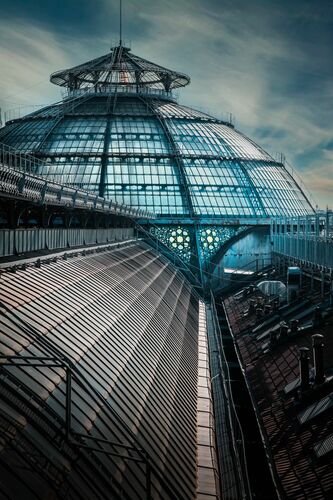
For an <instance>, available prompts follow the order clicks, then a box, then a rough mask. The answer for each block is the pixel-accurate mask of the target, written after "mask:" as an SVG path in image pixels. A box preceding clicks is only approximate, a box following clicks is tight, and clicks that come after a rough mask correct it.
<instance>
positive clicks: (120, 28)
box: [119, 0, 123, 47]
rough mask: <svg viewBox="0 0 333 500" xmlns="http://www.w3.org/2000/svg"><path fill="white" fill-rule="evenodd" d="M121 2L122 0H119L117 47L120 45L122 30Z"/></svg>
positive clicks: (121, 42)
mask: <svg viewBox="0 0 333 500" xmlns="http://www.w3.org/2000/svg"><path fill="white" fill-rule="evenodd" d="M122 4H123V2H122V0H119V47H121V46H122V44H123V41H122V30H123V26H122V24H123V19H122V18H123V12H122V6H123V5H122Z"/></svg>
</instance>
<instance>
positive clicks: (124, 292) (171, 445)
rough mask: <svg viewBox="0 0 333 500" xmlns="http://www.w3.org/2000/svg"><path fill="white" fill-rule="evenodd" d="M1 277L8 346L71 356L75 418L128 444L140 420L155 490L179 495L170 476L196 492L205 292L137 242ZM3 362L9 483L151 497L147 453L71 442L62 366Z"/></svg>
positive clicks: (33, 489) (40, 493) (39, 490)
mask: <svg viewBox="0 0 333 500" xmlns="http://www.w3.org/2000/svg"><path fill="white" fill-rule="evenodd" d="M2 283H3V286H2V288H1V290H0V301H1V303H3V304H6V305H7V307H8V310H7V312H6V314H4V315H2V316H1V317H0V329H1V332H2V336H1V338H0V346H1V352H2V353H4V354H6V355H13V354H17V355H19V356H20V357H21V359H22V357H23V356H34V357H36V356H38V355H39V356H50V354H52V355H53V356H54V355H57V356H58V357H59V356H61V357H62V359H68V360H70V361H71V363H73V371H74V373H75V377H74V379H73V385H72V391H73V392H72V429H73V430H74V431H75V432H80V433H82V434H84V435H89V436H92V437H95V438H103V439H107V440H111V441H114V442H118V443H127V444H128V443H133V438H132V437H131V432H133V433H134V435H135V436H136V437H137V439H138V441H139V443H140V446H141V447H142V448H143V449H144V450H145V451H147V452H148V453H149V455H150V457H151V461H152V466H153V471H154V473H153V477H152V487H153V498H163V499H167V498H170V497H172V495H171V494H170V493H168V492H167V486H166V485H168V486H169V488H172V489H173V491H174V494H173V497H174V498H177V499H182V498H183V499H188V498H194V497H195V490H196V409H197V374H198V346H197V335H198V301H197V298H196V297H195V296H194V295H193V293H192V291H191V288H190V287H189V285H188V284H187V283H186V282H185V281H184V278H183V277H182V276H181V275H180V274H179V273H178V272H177V271H176V270H174V269H173V268H171V267H170V265H169V264H167V263H166V262H164V261H162V260H160V259H159V257H158V256H157V255H156V254H155V253H154V252H153V251H152V250H151V249H148V248H146V247H145V246H141V245H140V244H139V243H138V244H132V245H131V246H127V247H122V248H119V249H117V250H113V251H112V252H110V251H108V252H104V253H99V254H94V255H89V256H85V257H82V256H81V257H74V258H72V259H70V260H67V261H64V260H63V261H58V262H57V263H51V264H49V265H43V266H42V267H41V268H40V269H37V268H28V269H27V270H26V271H19V272H17V273H16V274H12V273H4V274H3V275H2ZM3 373H4V374H3V375H2V376H1V382H2V384H1V387H0V391H1V398H0V401H1V403H0V410H1V411H0V415H1V419H0V423H1V426H2V430H3V431H4V429H5V428H7V427H8V426H10V429H11V430H8V429H7V431H6V436H8V444H6V443H5V444H4V445H3V449H2V453H1V455H0V470H1V472H4V470H8V474H7V475H6V474H5V475H4V476H3V477H4V479H2V482H1V488H2V489H4V488H5V492H6V494H7V495H9V496H10V497H15V498H41V497H45V496H47V495H51V494H52V493H53V495H57V498H89V499H94V498H118V497H119V498H120V497H122V498H127V499H134V498H138V499H139V498H146V483H145V481H146V476H145V466H144V465H142V464H140V463H136V462H131V461H129V460H123V459H121V458H117V457H115V456H109V455H106V454H101V453H99V452H96V451H86V450H85V449H83V448H79V447H78V446H77V445H74V444H71V442H69V443H66V440H65V437H64V414H65V392H66V391H65V371H64V368H63V367H58V368H56V367H53V368H52V367H45V366H44V367H41V368H32V367H28V368H23V367H21V368H18V367H13V366H11V367H8V368H5V371H4V372H3ZM3 403H5V405H6V408H7V407H8V406H9V407H10V409H11V410H13V412H14V413H15V412H17V413H18V414H19V421H18V420H17V418H16V417H15V418H14V417H13V416H8V409H6V408H5V407H4V405H3ZM115 412H116V414H117V415H118V417H117V416H116V414H115ZM14 413H13V414H14ZM24 418H25V419H26V421H27V423H26V424H25V423H24V422H25V421H24V420H23V419H24ZM22 422H23V424H22ZM6 426H7V427H6ZM4 432H5V431H4ZM107 446H108V447H109V448H108V449H110V445H106V444H105V445H104V444H103V445H102V444H100V443H99V444H96V446H95V447H97V448H99V449H100V448H103V447H107ZM111 448H112V447H111ZM113 449H116V450H118V452H120V451H121V448H119V447H118V448H117V446H116V447H113ZM130 453H131V454H133V452H130ZM158 471H159V472H158ZM159 473H161V474H162V475H163V477H164V480H163V481H160V480H159V479H158V474H159ZM14 475H15V476H16V480H15V482H14V483H15V484H14V483H13V481H12V479H13V476H14ZM18 492H19V495H21V496H18ZM15 495H16V496H15ZM34 495H35V496H34Z"/></svg>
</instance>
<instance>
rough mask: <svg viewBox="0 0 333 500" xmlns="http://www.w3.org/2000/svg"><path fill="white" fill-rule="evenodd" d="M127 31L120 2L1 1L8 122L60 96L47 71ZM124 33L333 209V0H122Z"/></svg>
mask: <svg viewBox="0 0 333 500" xmlns="http://www.w3.org/2000/svg"><path fill="white" fill-rule="evenodd" d="M118 38H119V1H118V0H94V1H91V0H80V1H79V0H52V1H50V0H43V1H42V0H1V2H0V47H1V50H0V68H1V69H0V107H1V109H2V119H3V120H4V117H5V112H6V117H7V119H9V118H12V117H14V116H17V115H18V113H21V114H26V113H28V112H30V111H31V110H32V109H33V108H32V106H37V105H42V104H48V103H51V102H54V101H58V100H59V99H61V94H60V90H61V88H60V87H57V86H55V85H52V84H51V83H50V82H49V75H50V74H51V73H52V72H54V71H57V70H59V69H64V68H67V67H71V66H74V65H77V64H80V63H83V62H85V61H88V60H90V59H93V58H95V57H98V56H100V55H103V54H106V53H107V52H108V50H109V48H110V46H111V45H115V44H116V43H117V41H118ZM123 38H124V40H125V41H126V42H127V44H129V45H130V46H131V49H132V52H133V53H134V54H137V55H139V56H141V57H143V58H145V59H148V60H151V61H153V62H156V63H158V64H160V65H162V66H166V67H168V68H170V69H174V70H178V71H181V72H183V73H186V74H188V75H189V76H190V77H191V85H189V86H187V87H186V88H184V89H180V92H179V94H180V95H179V99H180V102H181V103H183V104H186V105H189V106H191V107H193V108H196V109H203V110H205V111H208V112H210V113H211V114H213V115H214V116H217V117H221V116H222V117H223V116H225V115H226V114H227V113H232V114H233V117H234V119H235V125H236V128H237V129H239V130H241V131H242V132H243V133H245V134H246V135H247V136H249V137H250V138H251V139H252V140H254V141H255V142H256V143H258V144H259V145H260V146H261V147H263V148H264V149H265V150H266V151H268V152H269V153H270V154H272V155H273V156H275V155H276V154H279V153H283V154H284V155H285V157H286V162H287V164H288V165H289V166H290V167H288V168H292V169H294V171H295V172H297V175H298V176H299V182H302V183H304V184H305V186H306V188H307V189H308V191H310V193H311V195H312V199H313V200H314V203H315V204H318V206H319V208H322V209H325V208H326V207H327V206H329V208H333V106H332V101H333V57H332V48H333V1H332V0H123ZM18 108H19V110H18ZM13 110H15V111H13ZM295 175H296V174H295Z"/></svg>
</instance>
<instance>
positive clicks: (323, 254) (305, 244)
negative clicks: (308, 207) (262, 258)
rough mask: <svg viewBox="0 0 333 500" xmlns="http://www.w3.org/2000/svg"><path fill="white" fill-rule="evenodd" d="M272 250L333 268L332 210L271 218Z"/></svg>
mask: <svg viewBox="0 0 333 500" xmlns="http://www.w3.org/2000/svg"><path fill="white" fill-rule="evenodd" d="M271 240H272V243H273V252H277V253H280V254H282V255H285V256H287V257H292V258H295V259H298V260H301V261H304V262H306V263H308V264H309V265H319V266H324V267H328V268H330V269H333V211H332V210H327V211H326V212H324V211H323V212H317V213H315V214H313V215H311V214H310V215H306V216H300V217H279V218H275V219H273V220H272V221H271Z"/></svg>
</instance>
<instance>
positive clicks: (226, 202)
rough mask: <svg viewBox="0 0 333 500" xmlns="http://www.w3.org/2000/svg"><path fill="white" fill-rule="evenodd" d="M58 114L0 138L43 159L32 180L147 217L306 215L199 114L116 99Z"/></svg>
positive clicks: (13, 127)
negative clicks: (90, 194) (83, 192)
mask: <svg viewBox="0 0 333 500" xmlns="http://www.w3.org/2000/svg"><path fill="white" fill-rule="evenodd" d="M62 106H63V108H62V114H61V109H60V108H61V107H59V106H56V107H55V106H49V107H48V108H45V109H42V110H40V111H38V112H35V113H33V115H30V116H27V117H26V118H23V119H20V120H17V121H16V122H14V123H12V124H9V125H8V126H7V127H5V128H3V129H2V130H1V131H0V134H1V135H2V139H1V140H2V141H3V142H5V143H6V144H8V145H11V146H13V147H15V148H16V149H18V150H20V151H24V152H32V153H35V154H38V156H39V157H41V158H42V159H45V160H46V161H47V165H46V166H45V167H42V168H41V170H40V171H39V172H38V173H39V174H42V175H46V176H47V177H49V178H51V179H54V180H56V181H57V182H63V183H67V184H71V185H74V186H76V187H80V188H84V189H90V190H92V191H94V192H96V193H97V192H99V190H101V191H100V192H101V194H102V195H104V196H106V197H107V198H109V199H113V200H115V201H118V202H120V203H125V204H128V205H133V206H138V207H140V208H146V209H148V210H152V211H154V212H155V213H156V214H157V215H158V214H162V215H188V214H190V213H191V212H190V211H191V210H192V208H193V211H194V214H198V215H202V216H205V215H207V216H215V215H217V216H224V217H228V216H230V217H267V216H271V215H288V214H293V215H298V214H299V215H300V214H305V213H307V212H309V211H311V207H310V205H309V204H308V202H307V200H306V198H305V196H304V194H303V192H302V191H301V189H300V188H299V187H298V185H297V184H296V183H295V181H294V179H293V178H292V177H291V175H290V174H289V173H288V172H287V170H286V169H285V168H284V166H283V165H282V164H280V163H278V162H276V161H275V160H274V159H273V158H272V157H270V156H269V155H268V154H267V153H266V152H265V151H263V150H262V149H261V148H260V147H258V146H257V145H255V144H254V143H253V142H252V141H251V140H249V139H248V138H246V137H245V136H244V135H243V134H241V133H240V132H238V131H236V130H235V129H234V128H233V126H232V125H230V124H227V123H224V122H222V121H219V120H216V119H214V118H212V117H210V116H208V115H207V114H205V113H202V112H199V111H195V110H192V109H191V108H188V107H186V106H181V105H178V104H176V103H175V102H168V101H165V100H164V101H162V100H160V101H159V100H154V99H151V98H147V97H146V98H141V97H139V96H137V97H128V96H121V95H119V96H118V97H117V98H116V99H115V98H114V97H106V96H103V95H102V96H100V97H98V96H96V95H95V96H92V97H88V98H87V97H85V98H83V99H81V100H80V99H78V100H77V102H76V101H75V102H74V103H72V104H71V106H69V104H68V103H66V101H64V103H63V105H62ZM55 110H56V112H57V114H58V116H57V117H55ZM189 199H190V200H191V205H192V206H189V203H188V200H189Z"/></svg>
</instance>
